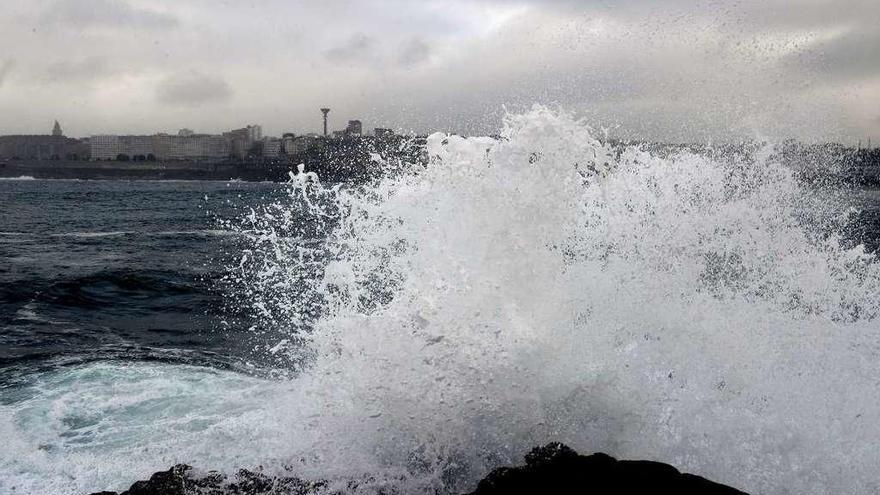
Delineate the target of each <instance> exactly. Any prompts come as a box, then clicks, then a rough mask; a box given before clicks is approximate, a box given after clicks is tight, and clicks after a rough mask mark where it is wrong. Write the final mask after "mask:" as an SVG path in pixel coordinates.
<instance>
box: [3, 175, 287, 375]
mask: <svg viewBox="0 0 880 495" xmlns="http://www.w3.org/2000/svg"><path fill="white" fill-rule="evenodd" d="M282 187H283V186H282V185H280V184H266V183H222V182H146V181H144V182H128V181H120V182H115V181H66V180H52V181H42V180H6V181H0V387H10V386H14V384H15V383H16V382H18V381H19V380H21V379H23V378H26V377H27V376H28V374H30V373H32V372H33V371H34V370H37V369H45V368H47V367H50V368H51V367H56V366H71V365H76V364H81V363H84V362H89V361H95V360H123V361H140V360H157V361H167V362H177V363H189V364H200V365H207V366H217V367H235V366H237V365H238V364H239V361H240V360H241V359H245V358H247V352H246V351H247V349H242V348H241V346H239V343H240V342H241V340H240V339H238V338H236V336H237V330H240V329H236V328H230V327H229V326H228V325H224V326H223V327H222V331H220V330H219V329H220V326H219V322H220V321H221V316H222V315H221V312H222V307H223V295H222V294H221V293H220V292H219V291H218V290H217V284H216V280H217V279H218V277H220V276H222V273H223V268H222V262H223V255H222V253H226V252H228V251H230V249H234V245H235V238H234V235H233V233H231V232H226V231H223V230H221V228H220V227H219V226H218V224H217V217H218V216H220V217H225V218H232V217H234V216H236V215H238V214H240V205H243V204H255V203H260V202H264V201H267V199H268V198H271V197H272V195H273V194H275V193H277V191H278V190H279V189H281V188H282ZM235 205H239V207H236V206H235Z"/></svg>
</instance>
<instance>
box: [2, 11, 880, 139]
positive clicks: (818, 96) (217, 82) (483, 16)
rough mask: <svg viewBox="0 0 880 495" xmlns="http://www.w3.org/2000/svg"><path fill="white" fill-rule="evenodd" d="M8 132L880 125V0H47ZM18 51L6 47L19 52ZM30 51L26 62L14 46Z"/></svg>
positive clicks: (15, 21) (14, 28)
mask: <svg viewBox="0 0 880 495" xmlns="http://www.w3.org/2000/svg"><path fill="white" fill-rule="evenodd" d="M4 7H5V8H4V12H3V13H2V14H0V43H2V46H4V47H9V49H8V53H5V54H4V57H5V58H4V59H2V60H0V111H2V113H3V114H4V116H5V117H6V118H5V119H4V122H3V128H2V129H0V133H13V132H29V133H30V132H40V131H42V129H43V128H44V127H46V122H49V123H51V122H52V120H54V119H55V118H58V119H60V120H62V122H63V123H64V124H65V129H66V130H69V132H70V133H71V134H72V135H88V134H91V133H99V132H156V131H162V130H174V129H177V128H179V127H190V128H194V129H197V130H200V131H203V132H218V131H222V130H223V129H228V128H233V127H238V126H241V125H243V124H245V123H261V124H263V125H264V128H265V129H266V131H267V132H269V133H271V134H276V135H277V134H280V133H281V132H285V131H292V132H306V131H315V130H318V129H319V128H320V122H321V120H320V113H319V112H318V110H317V109H318V108H319V107H321V106H330V107H331V108H332V109H333V111H332V112H331V126H332V127H335V128H340V127H342V126H343V125H344V122H345V121H346V120H348V119H349V118H360V119H361V120H363V121H364V123H365V126H366V127H380V126H381V127H392V128H396V129H401V130H412V131H416V132H427V131H431V130H447V131H456V132H463V133H488V132H494V131H496V130H497V128H498V126H499V122H500V118H501V115H502V114H503V112H504V111H505V108H506V109H508V110H513V111H516V110H518V109H521V108H525V107H528V106H531V105H532V104H533V103H543V104H549V105H558V106H560V107H562V108H566V109H568V110H570V111H572V112H574V113H576V114H577V115H580V116H583V117H585V118H586V119H588V120H589V121H590V122H592V123H594V124H596V125H603V126H605V127H607V128H609V129H610V132H611V133H612V134H617V135H620V136H621V137H630V138H642V139H659V140H669V141H704V140H710V139H711V140H738V139H748V138H759V139H785V138H788V137H794V138H800V139H804V140H838V141H843V142H853V143H854V142H856V141H857V140H858V139H862V140H866V139H867V138H868V137H873V139H874V141H875V142H880V122H878V114H880V107H878V102H880V58H878V56H877V54H878V53H880V30H878V28H877V26H880V2H876V1H873V0H871V1H864V0H845V1H832V0H804V1H802V2H797V4H796V5H794V4H792V3H791V2H789V1H787V0H742V1H739V2H735V3H731V2H718V1H710V0H687V1H685V0H667V1H663V2H657V1H648V0H621V1H615V2H607V1H591V2H583V1H574V0H549V1H539V0H471V1H465V0H450V1H445V2H434V1H427V2H410V1H405V0H359V1H354V0H328V1H325V2H307V1H294V2H290V1H285V0H264V1H262V2H214V1H208V0H153V1H146V0H115V1H113V0H33V1H28V2H23V1H16V2H11V5H10V6H8V7H7V6H4ZM4 60H5V61H4ZM12 60H14V61H15V65H14V70H13V65H12V62H10V61H12Z"/></svg>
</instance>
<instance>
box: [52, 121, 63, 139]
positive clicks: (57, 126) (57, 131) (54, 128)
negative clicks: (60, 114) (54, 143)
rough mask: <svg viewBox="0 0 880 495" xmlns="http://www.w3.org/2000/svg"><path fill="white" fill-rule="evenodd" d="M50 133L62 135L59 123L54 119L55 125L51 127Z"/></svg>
mask: <svg viewBox="0 0 880 495" xmlns="http://www.w3.org/2000/svg"><path fill="white" fill-rule="evenodd" d="M52 135H53V136H63V135H64V132H62V131H61V124H59V123H58V121H57V120H56V121H55V127H53V128H52Z"/></svg>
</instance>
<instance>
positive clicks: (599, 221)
mask: <svg viewBox="0 0 880 495" xmlns="http://www.w3.org/2000/svg"><path fill="white" fill-rule="evenodd" d="M504 133H505V134H504V136H505V140H503V141H494V140H489V139H474V138H472V139H464V138H458V137H443V136H434V137H432V139H430V140H429V149H430V151H431V154H432V156H433V157H434V161H433V162H432V165H430V166H429V167H428V168H427V169H425V170H424V171H423V172H421V173H418V174H413V175H411V176H403V177H394V178H388V179H386V180H383V181H380V182H378V183H376V184H371V185H370V187H368V188H356V187H332V186H331V185H318V184H315V183H314V182H313V181H312V180H311V179H307V178H305V177H302V178H301V180H299V182H294V183H292V184H252V183H219V182H129V181H41V180H3V181H0V439H2V443H3V445H2V448H0V492H2V493H71V494H74V493H87V492H91V491H100V490H104V489H115V490H119V489H123V488H126V487H127V486H128V485H129V484H130V483H131V482H133V481H134V480H136V479H143V478H145V477H148V476H149V474H150V473H152V472H154V471H158V470H163V469H167V468H168V467H169V466H170V465H172V464H175V463H178V462H186V463H190V464H193V465H195V466H196V467H197V468H201V469H220V470H227V471H231V470H234V469H237V468H242V467H255V466H263V467H264V468H265V469H267V470H270V471H271V470H273V469H277V470H285V469H293V470H294V471H295V472H297V473H299V474H302V475H305V476H312V477H315V478H319V477H320V478H324V479H331V480H340V482H341V483H344V482H346V480H351V479H359V480H361V482H360V483H359V484H358V485H357V489H358V490H361V491H364V492H370V491H378V490H387V489H388V487H396V489H397V490H399V491H401V492H413V491H438V492H441V493H443V492H457V491H462V490H464V489H467V488H468V487H472V484H473V483H474V481H475V480H477V479H479V477H481V476H482V475H484V474H485V473H486V471H487V470H488V469H490V468H492V467H494V466H497V465H499V464H502V463H516V462H517V459H518V458H519V456H520V455H521V454H522V453H523V452H525V451H526V450H527V449H528V448H529V447H531V446H533V445H536V444H542V443H546V442H548V441H551V440H560V441H564V442H567V443H569V444H570V445H572V446H573V447H575V448H577V449H578V450H581V451H583V452H590V451H597V450H603V451H606V452H608V453H610V454H612V455H616V456H618V457H630V458H650V459H655V460H661V461H664V462H670V463H672V464H674V465H676V466H678V467H679V468H681V469H683V470H687V471H690V472H694V473H697V474H700V475H703V476H707V477H710V478H713V479H715V480H717V481H720V482H724V483H727V484H730V485H733V486H736V487H738V488H741V489H745V490H750V491H754V492H759V493H872V490H875V489H878V487H880V484H878V483H880V476H878V475H877V473H878V472H880V454H878V450H877V449H876V445H877V444H878V442H880V427H878V426H877V425H878V424H880V317H878V315H880V313H878V311H880V293H878V289H880V269H878V266H877V261H876V259H875V258H874V257H873V256H872V255H871V254H870V253H871V252H872V251H874V250H876V249H877V247H878V243H880V191H877V190H867V189H846V190H835V191H829V190H824V189H823V190H817V189H816V188H812V187H810V186H809V185H803V184H800V183H799V182H798V181H797V179H795V178H794V177H793V176H792V175H791V174H789V173H787V172H786V171H785V170H784V169H782V168H781V167H780V166H778V165H773V164H769V163H766V162H763V161H761V160H762V158H760V157H759V158H758V159H756V162H755V163H735V164H719V163H715V162H711V161H709V160H708V159H704V158H701V157H699V156H694V155H687V156H684V155H683V156H677V157H671V158H664V159H660V158H657V157H652V156H650V155H649V154H647V153H645V152H641V151H638V150H635V149H633V150H627V151H625V152H624V153H622V154H621V153H615V152H611V151H609V150H606V149H605V148H604V147H603V145H602V144H601V143H599V142H598V141H596V140H594V139H593V138H592V134H591V131H590V130H589V129H587V128H585V127H583V126H582V125H581V124H579V123H577V122H574V121H572V120H570V119H568V118H566V117H565V116H564V115H563V116H560V115H556V114H553V113H552V112H546V111H541V110H536V111H534V112H532V113H530V114H527V115H524V116H519V117H514V118H511V119H510V121H509V122H508V123H507V128H506V129H505V131H504ZM603 153H606V154H605V155H603ZM583 156H590V157H594V158H595V157H602V156H604V157H605V159H604V160H602V159H596V161H595V162H592V163H585V162H583V160H581V158H580V157H583ZM573 164H574V165H573ZM603 167H605V168H603ZM282 368H284V369H282Z"/></svg>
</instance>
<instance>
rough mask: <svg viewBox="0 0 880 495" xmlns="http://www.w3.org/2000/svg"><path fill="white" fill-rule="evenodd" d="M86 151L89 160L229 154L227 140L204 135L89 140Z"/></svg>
mask: <svg viewBox="0 0 880 495" xmlns="http://www.w3.org/2000/svg"><path fill="white" fill-rule="evenodd" d="M90 147H91V156H92V159H93V160H117V159H122V160H129V159H130V160H205V159H208V160H210V159H223V158H226V157H228V156H229V154H230V143H229V141H228V140H226V139H225V138H224V137H223V136H213V135H208V134H187V133H184V134H183V135H181V134H180V133H178V135H176V136H173V135H169V134H155V135H152V136H112V135H102V136H92V137H91V139H90Z"/></svg>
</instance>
